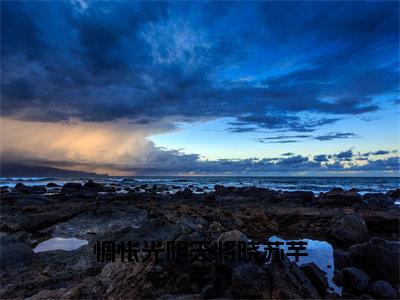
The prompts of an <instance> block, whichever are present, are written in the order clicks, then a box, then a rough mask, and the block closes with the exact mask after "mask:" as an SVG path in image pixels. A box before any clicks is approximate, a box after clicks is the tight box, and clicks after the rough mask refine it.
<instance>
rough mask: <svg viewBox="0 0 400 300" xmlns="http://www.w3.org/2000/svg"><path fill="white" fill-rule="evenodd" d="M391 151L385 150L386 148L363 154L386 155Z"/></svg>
mask: <svg viewBox="0 0 400 300" xmlns="http://www.w3.org/2000/svg"><path fill="white" fill-rule="evenodd" d="M390 152H391V151H386V150H378V151H375V152H367V153H364V154H363V156H369V155H386V154H389V153H390Z"/></svg>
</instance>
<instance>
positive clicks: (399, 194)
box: [386, 189, 400, 199]
mask: <svg viewBox="0 0 400 300" xmlns="http://www.w3.org/2000/svg"><path fill="white" fill-rule="evenodd" d="M386 196H388V197H389V198H392V199H399V198H400V189H395V190H391V191H388V192H387V193H386Z"/></svg>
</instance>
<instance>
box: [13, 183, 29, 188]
mask: <svg viewBox="0 0 400 300" xmlns="http://www.w3.org/2000/svg"><path fill="white" fill-rule="evenodd" d="M26 188H28V186H26V185H25V184H23V183H21V182H18V183H17V184H16V185H15V187H14V189H15V190H19V189H26Z"/></svg>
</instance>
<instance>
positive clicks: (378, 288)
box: [369, 280, 398, 299]
mask: <svg viewBox="0 0 400 300" xmlns="http://www.w3.org/2000/svg"><path fill="white" fill-rule="evenodd" d="M369 293H370V294H371V295H372V296H374V297H375V298H377V299H398V293H397V291H396V290H395V289H394V288H393V287H392V286H391V285H390V284H389V283H388V282H386V281H384V280H378V281H375V282H374V283H373V285H372V286H371V287H370V289H369Z"/></svg>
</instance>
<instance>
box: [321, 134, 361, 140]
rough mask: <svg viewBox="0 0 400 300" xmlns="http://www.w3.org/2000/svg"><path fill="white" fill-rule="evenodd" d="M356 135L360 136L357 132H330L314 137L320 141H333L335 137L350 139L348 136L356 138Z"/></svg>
mask: <svg viewBox="0 0 400 300" xmlns="http://www.w3.org/2000/svg"><path fill="white" fill-rule="evenodd" d="M354 137H358V135H357V134H355V133H352V132H346V133H341V132H331V133H328V134H324V135H319V136H316V137H314V138H315V139H316V140H319V141H331V140H334V139H348V138H354Z"/></svg>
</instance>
